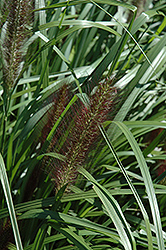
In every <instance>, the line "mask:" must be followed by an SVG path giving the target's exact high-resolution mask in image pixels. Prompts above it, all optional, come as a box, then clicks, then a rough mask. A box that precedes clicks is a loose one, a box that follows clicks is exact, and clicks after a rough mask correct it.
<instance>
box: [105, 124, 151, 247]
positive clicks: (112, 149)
mask: <svg viewBox="0 0 166 250" xmlns="http://www.w3.org/2000/svg"><path fill="white" fill-rule="evenodd" d="M100 131H101V133H102V135H103V137H104V139H105V141H106V143H107V145H108V146H109V148H110V150H111V152H112V154H113V156H114V158H115V160H116V162H117V163H118V165H119V167H120V169H121V171H122V173H123V175H124V177H125V179H126V181H127V183H128V184H129V187H130V188H131V190H132V193H133V195H134V197H135V199H136V201H137V203H138V205H139V207H140V210H141V212H142V215H143V218H144V220H145V224H146V232H147V237H148V249H149V250H150V249H151V250H153V242H152V234H151V230H150V221H149V218H148V214H147V212H146V210H145V208H144V205H143V203H142V201H141V199H140V196H139V194H138V192H137V190H136V189H135V187H134V185H133V184H132V182H131V180H130V178H129V176H128V174H127V171H126V170H125V168H124V167H123V165H122V163H121V161H120V159H119V157H118V155H117V153H116V151H115V150H114V148H113V145H112V143H111V141H110V140H109V138H108V136H107V134H106V132H105V130H104V128H103V127H100Z"/></svg>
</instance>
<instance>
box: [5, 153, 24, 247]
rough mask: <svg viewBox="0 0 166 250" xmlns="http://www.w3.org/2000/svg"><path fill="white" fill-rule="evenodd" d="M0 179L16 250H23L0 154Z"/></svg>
mask: <svg viewBox="0 0 166 250" xmlns="http://www.w3.org/2000/svg"><path fill="white" fill-rule="evenodd" d="M0 178H1V183H2V187H3V191H4V194H5V198H6V202H7V206H8V210H9V215H10V219H11V224H12V228H13V233H14V238H15V242H16V246H17V249H18V250H23V246H22V242H21V237H20V233H19V229H18V224H17V219H16V214H15V210H14V205H13V201H12V195H11V191H10V186H9V181H8V177H7V173H6V168H5V164H4V161H3V158H2V155H1V154H0Z"/></svg>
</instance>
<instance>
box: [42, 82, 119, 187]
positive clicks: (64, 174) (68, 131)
mask: <svg viewBox="0 0 166 250" xmlns="http://www.w3.org/2000/svg"><path fill="white" fill-rule="evenodd" d="M115 96H116V89H115V88H113V87H111V84H110V82H103V83H100V84H99V86H98V87H96V88H95V91H93V93H92V94H91V95H90V96H89V101H88V102H87V103H86V104H85V103H83V102H82V101H81V99H78V100H77V102H76V103H75V104H74V105H72V106H71V108H70V111H69V112H67V114H66V116H65V117H64V119H63V120H62V122H61V124H60V126H59V127H58V128H57V130H56V132H55V134H54V136H53V138H52V140H51V141H50V146H49V148H48V150H47V152H58V153H60V154H63V155H64V156H65V158H66V161H65V162H63V161H60V160H56V159H52V160H49V158H47V160H45V163H44V165H46V166H45V167H46V168H47V169H48V172H49V174H50V176H51V178H52V181H53V182H54V185H55V189H56V191H57V190H59V189H60V188H61V187H63V186H64V185H66V184H68V189H69V187H70V185H71V184H73V183H74V182H75V180H76V178H77V175H78V171H77V170H78V168H79V167H80V166H82V165H83V164H84V162H85V160H86V156H87V154H88V152H89V150H90V146H91V145H92V144H93V143H94V141H95V140H96V139H97V137H98V135H99V134H100V130H99V125H101V124H102V123H103V122H104V121H105V120H106V118H107V115H108V113H109V112H110V111H112V110H113V109H114V105H115ZM55 114H56V110H55ZM52 119H53V118H52ZM54 121H55V120H54ZM49 124H50V122H49ZM43 134H45V132H44V129H43ZM46 162H47V164H46Z"/></svg>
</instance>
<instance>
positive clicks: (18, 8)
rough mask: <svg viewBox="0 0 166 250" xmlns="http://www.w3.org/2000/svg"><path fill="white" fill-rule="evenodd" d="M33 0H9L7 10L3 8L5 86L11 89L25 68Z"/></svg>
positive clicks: (6, 5)
mask: <svg viewBox="0 0 166 250" xmlns="http://www.w3.org/2000/svg"><path fill="white" fill-rule="evenodd" d="M32 5H33V4H32V0H10V1H9V0H8V1H6V3H5V11H3V9H2V16H3V21H4V20H5V19H6V20H5V21H4V23H3V24H1V26H2V25H3V26H2V31H1V54H2V58H3V75H4V86H5V88H6V89H8V90H10V89H11V88H12V87H14V86H15V84H16V83H17V80H18V78H19V75H20V72H21V70H22V68H23V63H24V56H25V54H26V51H27V48H25V42H26V41H27V39H28V33H29V31H28V27H29V26H30V25H31V22H32V10H33V7H32Z"/></svg>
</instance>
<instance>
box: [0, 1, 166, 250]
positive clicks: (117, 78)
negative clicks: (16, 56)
mask: <svg viewBox="0 0 166 250" xmlns="http://www.w3.org/2000/svg"><path fill="white" fill-rule="evenodd" d="M10 2H12V1H10ZM13 2H14V1H13ZM18 2H20V1H18ZM142 2H144V5H142ZM142 2H141V1H137V3H134V2H132V1H116V0H109V1H108V0H102V1H101V0H95V1H91V0H90V1H89V0H87V1H84V0H77V1H72V0H71V1H54V0H50V1H44V0H39V1H34V6H33V10H34V11H33V14H32V15H31V20H30V23H31V24H29V22H28V24H27V26H26V29H27V30H28V32H27V39H26V40H25V42H24V43H23V44H21V47H20V51H22V53H23V54H24V56H23V59H22V60H23V61H24V64H23V67H22V68H21V71H20V72H19V75H18V77H17V79H16V82H15V84H13V85H11V86H10V88H8V87H7V85H6V78H5V76H6V75H5V74H4V69H5V67H6V64H5V60H4V57H3V53H4V52H3V42H4V36H5V22H7V21H8V18H9V17H8V16H7V14H6V12H7V11H6V12H5V13H4V9H3V8H4V6H5V3H4V2H3V1H2V2H1V55H2V56H1V59H0V70H1V71H0V76H1V85H0V121H1V122H0V153H1V154H0V178H1V183H2V185H1V187H0V197H1V199H0V220H1V227H0V238H1V239H0V249H19V250H20V249H25V250H28V249H29V250H30V249H35V250H38V249H39V250H42V249H43V250H53V249H59V250H63V249H64V250H65V249H71V250H72V249H73V250H74V249H99V250H102V249H116V250H118V249H125V250H129V249H135V250H136V249H137V250H139V249H149V250H150V249H151V250H152V249H157V250H158V249H159V250H163V249H165V241H166V232H165V231H166V217H165V216H166V210H165V197H166V196H165V194H166V187H165V178H166V172H165V169H166V146H165V145H166V144H165V143H166V136H165V135H166V134H165V128H166V123H165V122H166V111H165V110H166V109H165V106H166V87H165V79H166V74H165V68H166V17H165V14H166V4H165V1H162V0H161V1H151V0H147V1H142ZM25 3H27V2H26V1H25ZM134 4H136V5H137V6H135V5H134ZM28 21H29V20H28ZM32 23H33V25H32ZM25 52H26V53H25ZM14 67H16V66H15V64H14ZM11 83H12V82H11ZM99 83H109V84H111V85H112V86H113V87H114V88H116V101H115V102H113V104H112V105H113V106H112V108H111V112H110V113H109V114H108V117H107V119H106V120H104V122H103V123H102V124H99V128H98V129H99V131H100V134H99V135H98V138H97V139H96V140H95V141H94V143H93V144H92V145H91V146H90V147H89V145H88V140H87V147H89V148H88V154H87V155H86V158H85V160H84V161H83V162H84V163H83V164H82V165H81V166H80V167H79V168H78V172H79V175H78V177H77V179H76V180H75V182H74V183H73V185H71V186H70V191H69V192H66V186H63V187H62V188H61V189H60V190H59V191H58V192H57V191H56V190H55V186H54V182H53V180H52V179H51V178H50V176H49V173H48V166H47V165H48V164H50V163H49V159H51V162H52V163H53V162H63V161H64V162H65V159H66V158H65V153H66V151H65V152H64V154H62V153H61V152H58V151H56V150H54V151H52V150H51V151H49V150H48V149H49V148H50V147H49V145H51V140H52V138H54V134H55V133H56V132H57V131H58V126H59V124H63V123H62V121H63V120H65V119H66V120H65V121H66V125H64V127H63V131H61V133H60V134H59V137H58V142H59V141H60V142H61V144H62V145H63V144H64V147H65V139H64V137H65V135H67V134H69V131H70V128H71V126H72V124H73V123H74V121H75V118H76V117H77V116H76V114H77V106H74V105H75V103H76V102H77V100H78V99H80V100H81V101H82V102H83V103H84V104H85V106H86V105H87V104H88V101H89V99H90V98H91V97H90V96H93V95H92V94H90V93H91V92H92V93H93V91H95V89H96V88H97V86H98V84H99ZM64 85H66V86H67V87H68V88H69V90H70V92H71V93H72V98H70V97H68V98H67V100H66V101H67V104H66V105H65V108H64V110H63V112H62V113H60V114H59V113H58V111H56V112H55V114H54V113H52V112H51V111H50V110H52V109H53V106H54V105H53V102H54V101H55V100H56V102H57V105H61V102H62V100H61V99H58V96H59V95H58V93H60V90H61V89H62V86H64ZM73 107H76V111H75V113H74V114H73V113H72V112H71V109H72V108H73ZM78 112H79V109H78ZM57 114H58V117H57ZM47 115H48V116H51V117H52V118H51V119H52V123H54V124H53V126H52V127H51V126H50V128H49V129H50V130H49V134H47V136H46V138H45V139H46V140H45V141H44V142H43V141H42V140H43V139H42V138H43V136H45V135H44V133H45V134H46V132H45V130H44V128H45V125H47V124H48V119H47V118H48V117H47ZM55 117H57V120H56V121H55ZM54 121H55V122H54ZM48 127H49V126H48ZM91 136H93V135H91ZM41 144H42V146H41ZM57 144H58V143H57ZM59 147H60V146H59ZM73 154H74V152H73ZM44 159H47V160H44ZM52 163H51V164H52ZM49 169H50V168H49ZM55 176H56V173H55Z"/></svg>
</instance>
